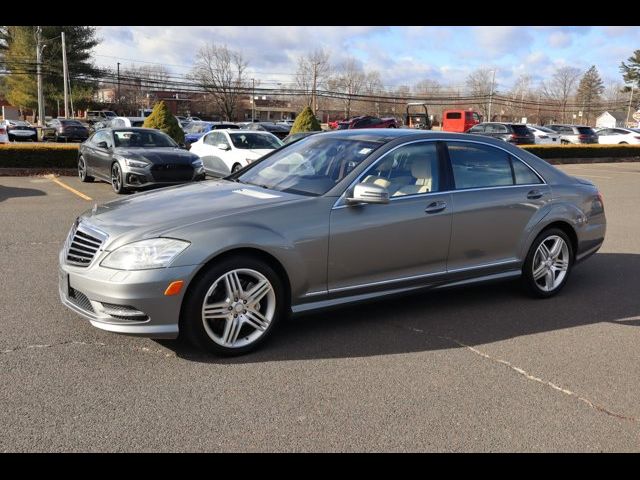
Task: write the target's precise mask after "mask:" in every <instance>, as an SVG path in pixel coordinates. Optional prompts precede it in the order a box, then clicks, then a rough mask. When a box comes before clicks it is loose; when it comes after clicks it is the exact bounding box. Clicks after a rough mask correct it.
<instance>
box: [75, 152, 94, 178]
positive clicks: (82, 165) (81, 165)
mask: <svg viewBox="0 0 640 480" xmlns="http://www.w3.org/2000/svg"><path fill="white" fill-rule="evenodd" d="M78 178H80V181H81V182H84V183H91V182H93V180H94V178H93V177H91V176H89V175H87V163H86V162H85V160H84V158H83V157H82V155H80V156H79V157H78Z"/></svg>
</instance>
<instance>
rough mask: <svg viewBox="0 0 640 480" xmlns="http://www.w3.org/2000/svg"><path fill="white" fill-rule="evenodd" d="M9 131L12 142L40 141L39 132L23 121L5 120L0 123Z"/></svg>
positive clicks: (8, 134)
mask: <svg viewBox="0 0 640 480" xmlns="http://www.w3.org/2000/svg"><path fill="white" fill-rule="evenodd" d="M0 125H2V126H4V127H5V129H6V130H7V136H8V137H9V141H10V142H21V141H22V142H24V141H31V142H37V141H38V130H36V128H35V127H34V126H32V125H31V124H30V123H28V122H23V121H22V120H5V121H4V122H2V123H0Z"/></svg>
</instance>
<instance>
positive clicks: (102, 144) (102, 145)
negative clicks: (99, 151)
mask: <svg viewBox="0 0 640 480" xmlns="http://www.w3.org/2000/svg"><path fill="white" fill-rule="evenodd" d="M97 146H98V147H99V148H104V149H107V148H109V146H108V145H107V142H98V145H97Z"/></svg>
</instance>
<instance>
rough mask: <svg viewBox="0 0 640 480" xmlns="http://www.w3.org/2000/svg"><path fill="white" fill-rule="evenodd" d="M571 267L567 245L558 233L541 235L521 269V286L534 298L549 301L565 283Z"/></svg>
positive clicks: (563, 236) (556, 230)
mask: <svg viewBox="0 0 640 480" xmlns="http://www.w3.org/2000/svg"><path fill="white" fill-rule="evenodd" d="M572 263H573V252H572V251H571V242H570V241H569V239H568V237H567V235H566V234H565V233H564V232H563V231H562V230H559V229H551V230H547V231H545V232H542V233H541V234H540V235H539V236H538V238H537V239H536V241H535V242H534V243H533V245H532V246H531V250H530V251H529V255H527V259H526V262H525V267H524V272H523V273H524V278H525V283H526V285H527V286H528V287H529V290H530V292H531V293H533V294H534V295H535V296H538V297H543V298H545V297H550V296H552V295H555V294H556V293H558V292H559V291H560V289H561V288H562V287H563V286H564V284H565V283H566V281H567V279H568V276H569V272H570V270H571V266H572Z"/></svg>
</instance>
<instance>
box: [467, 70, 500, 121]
mask: <svg viewBox="0 0 640 480" xmlns="http://www.w3.org/2000/svg"><path fill="white" fill-rule="evenodd" d="M466 84H467V88H468V90H469V93H470V94H471V96H473V97H476V98H475V100H474V101H473V107H474V108H475V109H477V110H478V111H479V112H480V113H481V114H482V116H483V117H484V118H486V119H487V121H491V119H490V118H487V117H488V115H489V102H490V97H491V93H492V91H493V94H494V95H495V92H496V86H495V85H494V84H493V70H491V69H490V68H478V69H476V70H474V71H473V72H471V73H470V74H469V76H468V77H467V80H466Z"/></svg>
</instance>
